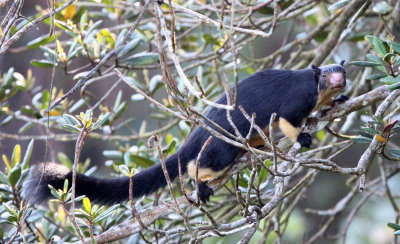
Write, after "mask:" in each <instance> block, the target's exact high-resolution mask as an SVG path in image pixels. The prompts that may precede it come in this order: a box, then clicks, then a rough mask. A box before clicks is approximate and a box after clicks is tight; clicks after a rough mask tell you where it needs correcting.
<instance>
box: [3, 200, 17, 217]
mask: <svg viewBox="0 0 400 244" xmlns="http://www.w3.org/2000/svg"><path fill="white" fill-rule="evenodd" d="M2 204H3V206H4V208H5V210H6V211H7V212H8V213H9V214H11V215H15V214H16V210H15V209H14V207H11V206H8V204H7V203H5V202H3V203H2Z"/></svg>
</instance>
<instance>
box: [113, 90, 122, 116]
mask: <svg viewBox="0 0 400 244" xmlns="http://www.w3.org/2000/svg"><path fill="white" fill-rule="evenodd" d="M121 99H122V90H119V91H118V95H117V98H115V103H114V107H113V110H112V111H114V113H116V112H117V109H118V107H119V105H120V104H121Z"/></svg>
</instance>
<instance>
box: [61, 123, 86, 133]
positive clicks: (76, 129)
mask: <svg viewBox="0 0 400 244" xmlns="http://www.w3.org/2000/svg"><path fill="white" fill-rule="evenodd" d="M63 127H64V128H65V129H66V130H69V131H71V132H78V133H80V132H81V130H82V129H81V128H79V127H77V126H74V125H69V124H65V125H63Z"/></svg>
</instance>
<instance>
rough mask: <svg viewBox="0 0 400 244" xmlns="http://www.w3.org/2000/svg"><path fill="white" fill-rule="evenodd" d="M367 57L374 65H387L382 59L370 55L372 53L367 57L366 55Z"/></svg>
mask: <svg viewBox="0 0 400 244" xmlns="http://www.w3.org/2000/svg"><path fill="white" fill-rule="evenodd" d="M365 57H366V58H367V59H368V60H369V61H371V62H373V63H377V64H382V65H385V64H384V62H382V59H381V58H380V57H377V56H375V55H372V54H370V53H368V54H367V55H365Z"/></svg>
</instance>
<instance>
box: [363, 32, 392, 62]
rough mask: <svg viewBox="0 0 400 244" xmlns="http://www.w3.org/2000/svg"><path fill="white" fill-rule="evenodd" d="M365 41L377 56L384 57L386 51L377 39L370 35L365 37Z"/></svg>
mask: <svg viewBox="0 0 400 244" xmlns="http://www.w3.org/2000/svg"><path fill="white" fill-rule="evenodd" d="M365 39H366V40H367V41H368V42H369V43H370V45H371V46H372V47H373V49H374V50H375V52H376V53H377V54H378V55H379V56H381V57H384V56H385V54H386V53H387V51H386V48H385V46H384V45H383V43H382V41H381V40H380V39H379V38H377V37H375V36H371V35H366V36H365Z"/></svg>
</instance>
